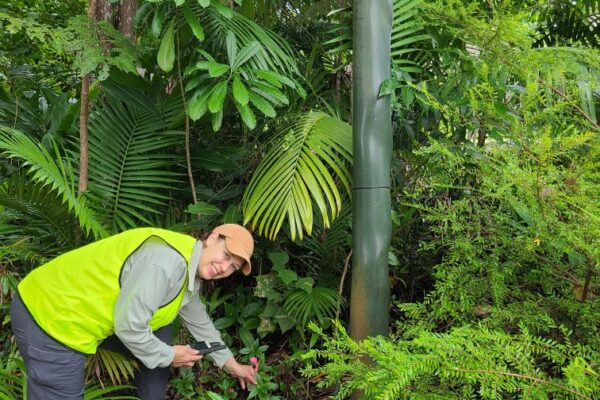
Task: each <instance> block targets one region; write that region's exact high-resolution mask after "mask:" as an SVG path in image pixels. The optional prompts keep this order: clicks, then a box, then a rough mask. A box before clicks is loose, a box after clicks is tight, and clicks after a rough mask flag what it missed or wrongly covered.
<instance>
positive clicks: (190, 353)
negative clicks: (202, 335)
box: [171, 345, 202, 368]
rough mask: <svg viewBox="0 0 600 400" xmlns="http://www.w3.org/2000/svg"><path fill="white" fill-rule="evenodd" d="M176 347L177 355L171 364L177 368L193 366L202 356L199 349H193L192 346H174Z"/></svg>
mask: <svg viewBox="0 0 600 400" xmlns="http://www.w3.org/2000/svg"><path fill="white" fill-rule="evenodd" d="M173 347H174V348H175V357H173V361H172V362H171V365H172V366H173V367H175V368H179V367H193V366H194V363H196V361H198V360H200V359H201V358H202V355H200V354H199V353H200V352H199V351H198V350H196V349H192V348H191V347H190V346H179V345H177V346H173Z"/></svg>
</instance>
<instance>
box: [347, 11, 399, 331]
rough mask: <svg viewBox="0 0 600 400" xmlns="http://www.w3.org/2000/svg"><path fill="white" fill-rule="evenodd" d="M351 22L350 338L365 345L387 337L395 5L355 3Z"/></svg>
mask: <svg viewBox="0 0 600 400" xmlns="http://www.w3.org/2000/svg"><path fill="white" fill-rule="evenodd" d="M353 18H354V27H353V32H354V33H353V35H354V37H353V43H354V50H353V60H352V126H353V141H354V144H353V146H354V163H353V177H352V179H353V185H352V186H353V187H352V194H353V200H352V203H353V235H354V237H353V245H352V246H353V249H352V253H353V256H352V258H353V260H352V283H351V285H352V286H351V295H350V335H351V337H352V338H353V339H355V340H361V339H363V338H365V337H366V336H376V335H387V334H388V323H389V315H388V303H389V292H390V289H389V283H388V252H389V247H390V240H391V232H392V222H391V199H390V161H391V157H392V126H391V111H390V98H389V96H385V97H379V88H380V87H381V84H382V83H383V81H384V80H386V79H389V78H390V62H391V61H390V35H391V30H392V20H393V12H392V0H354V1H353Z"/></svg>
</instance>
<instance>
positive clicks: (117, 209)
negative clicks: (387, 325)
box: [0, 0, 600, 400]
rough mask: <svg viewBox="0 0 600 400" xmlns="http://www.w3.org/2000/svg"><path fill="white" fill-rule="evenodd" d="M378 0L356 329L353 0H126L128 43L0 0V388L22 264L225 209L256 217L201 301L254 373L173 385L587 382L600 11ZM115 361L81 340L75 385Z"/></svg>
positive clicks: (597, 290)
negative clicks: (131, 17) (374, 237)
mask: <svg viewBox="0 0 600 400" xmlns="http://www.w3.org/2000/svg"><path fill="white" fill-rule="evenodd" d="M105 3H106V5H108V4H109V3H112V6H110V7H113V14H115V15H116V14H117V10H116V8H115V7H117V3H118V2H108V1H106V2H105ZM393 3H394V27H393V32H392V37H391V44H390V45H391V50H392V56H393V63H392V66H391V67H392V79H390V80H389V81H387V82H384V83H383V84H382V87H381V94H382V95H389V96H392V104H393V115H394V117H393V118H394V119H393V126H394V148H393V154H394V159H393V169H392V171H391V172H392V182H393V187H392V196H393V197H392V207H393V212H392V216H391V217H392V221H393V227H394V231H393V239H392V248H391V249H390V255H389V264H390V285H391V288H392V295H393V296H392V299H393V304H391V307H390V313H391V314H390V315H391V318H390V320H391V321H393V326H392V331H393V333H392V335H391V336H390V338H369V339H367V340H365V341H364V343H360V344H359V343H355V342H353V341H352V340H351V339H350V338H349V337H348V336H347V335H346V333H345V330H344V328H343V326H344V325H345V323H344V321H346V317H347V309H346V303H347V302H346V301H345V300H346V299H348V298H349V297H348V295H349V293H348V287H347V286H348V285H347V282H348V276H349V274H351V273H352V271H351V270H349V268H348V267H349V265H350V259H351V252H350V248H351V243H352V226H351V209H352V207H351V198H350V194H351V185H352V183H351V182H350V173H349V171H350V170H351V161H352V145H351V127H350V125H349V123H350V122H351V119H352V117H351V110H352V106H351V104H352V103H351V77H352V63H351V61H352V57H357V56H360V55H356V54H352V32H351V26H352V25H351V24H352V16H353V15H352V8H351V2H350V1H347V0H342V1H339V0H336V1H328V0H314V1H313V0H298V1H266V0H235V1H219V0H187V1H184V0H175V1H171V0H162V1H161V0H152V1H142V2H140V5H139V9H138V10H137V14H136V16H135V32H136V38H135V40H130V39H128V38H127V37H125V36H124V35H123V34H121V33H120V32H119V30H118V29H117V25H116V23H115V21H100V22H99V21H91V20H89V19H87V18H86V17H85V4H83V3H82V2H80V1H69V2H52V1H51V2H40V1H35V0H31V1H17V2H15V3H14V4H11V5H2V6H0V25H1V26H2V28H3V30H2V33H0V154H2V158H1V159H0V320H1V321H2V330H1V332H2V333H1V334H0V343H1V344H0V398H20V397H22V396H23V394H22V393H23V385H24V379H23V371H22V370H23V365H22V362H21V361H20V359H19V356H18V353H17V352H16V348H15V345H14V342H13V339H12V337H11V335H10V332H9V329H8V326H9V323H10V321H9V319H10V318H9V317H8V305H9V303H10V296H11V295H12V293H13V292H14V291H15V289H16V285H17V283H18V281H19V280H20V279H21V278H22V277H23V276H24V275H25V274H26V273H27V272H28V271H29V270H31V268H34V267H35V266H37V265H39V264H41V263H43V262H44V261H45V260H47V259H49V258H51V257H53V256H56V255H57V254H60V253H61V252H63V251H66V250H69V249H72V248H75V247H77V246H79V245H82V244H84V243H87V242H89V241H91V240H94V239H96V238H99V237H103V236H105V235H108V234H112V233H115V232H119V231H121V230H124V229H127V228H130V227H136V226H143V225H155V226H161V227H167V228H170V229H174V230H179V231H185V232H189V231H206V230H208V229H210V228H211V227H212V226H214V225H215V224H218V223H222V222H237V223H247V224H248V225H249V226H251V227H252V228H253V229H254V230H255V233H256V237H257V246H256V252H255V257H254V260H255V261H254V262H253V264H254V270H255V272H253V277H252V278H251V282H249V281H248V280H242V277H239V278H238V277H234V278H232V279H230V280H228V281H226V282H218V283H216V284H211V285H207V288H205V289H206V290H205V292H204V293H203V296H204V301H205V303H206V305H207V308H208V310H209V312H210V313H211V315H213V316H214V321H215V326H216V327H217V328H218V329H220V330H222V332H223V334H224V340H225V341H226V342H227V344H228V345H230V346H231V348H232V349H234V351H235V352H236V353H237V354H236V355H237V356H238V358H240V360H241V361H243V362H248V359H249V358H250V357H251V356H257V357H258V358H259V360H260V364H261V372H260V375H259V384H258V385H256V386H255V387H252V388H251V390H250V391H249V392H247V393H244V392H242V391H241V390H240V389H239V386H238V384H237V382H236V380H234V379H232V378H231V377H230V376H229V375H228V374H226V373H225V372H223V371H218V370H215V369H214V368H210V363H209V362H208V361H202V363H201V365H200V366H199V367H194V368H193V369H174V370H173V374H172V377H171V378H172V379H171V385H170V389H169V398H172V399H197V398H200V399H212V400H215V399H217V400H218V399H236V398H238V399H239V398H245V397H247V398H257V399H277V398H312V399H317V398H325V397H327V396H330V395H331V396H333V397H334V398H340V399H341V398H345V397H346V396H347V395H349V393H350V392H351V391H353V390H355V389H358V390H361V391H362V392H363V393H364V395H365V397H366V398H373V399H401V398H407V399H408V398H410V399H420V398H423V399H425V398H427V399H435V398H438V399H451V398H456V399H467V398H468V399H563V398H565V399H567V398H583V399H593V398H596V397H595V396H597V395H598V393H600V376H599V375H598V374H599V373H600V355H599V354H600V353H599V352H598V349H599V348H600V331H599V328H600V300H599V298H600V278H599V277H600V267H599V262H600V250H599V249H600V209H599V208H600V205H599V204H598V199H599V198H600V175H599V174H600V136H599V135H600V126H599V124H598V121H597V115H598V112H599V111H600V109H599V97H600V73H599V70H600V67H599V66H600V53H599V50H598V37H599V35H598V34H599V30H600V25H599V24H598V15H599V13H600V3H599V2H598V1H595V0H585V1H575V2H550V1H532V0H527V1H488V2H474V1H468V0H464V1H460V0H439V1H434V2H420V1H417V0H415V1H411V0H394V1H393ZM88 73H89V74H91V76H92V78H93V84H92V87H91V91H90V101H91V102H90V109H91V113H90V118H89V147H90V163H89V186H88V190H87V191H86V192H85V193H84V194H78V192H77V183H78V180H79V177H78V166H79V157H80V155H79V150H80V149H79V132H78V122H79V113H80V101H81V98H80V96H81V93H80V90H81V88H80V86H81V85H80V80H81V77H82V76H83V75H84V74H88ZM188 155H189V159H188ZM332 319H333V320H336V319H337V320H338V321H337V322H334V323H333V324H332V323H331V320H332ZM311 322H313V323H316V325H315V326H313V328H312V329H309V325H310V323H311ZM187 335H188V334H187V332H186V331H185V329H181V330H179V331H178V340H179V341H180V342H182V343H184V342H186V341H187V340H188V339H189V337H188V336H187ZM133 368H134V364H132V363H129V362H128V361H126V360H124V359H123V358H120V357H118V356H115V355H114V354H113V353H109V352H100V353H99V354H98V355H96V356H94V357H93V358H90V360H89V362H88V364H87V371H88V373H87V389H86V396H87V397H86V398H90V399H92V398H126V397H122V396H129V395H130V393H131V392H130V390H129V389H128V388H127V387H124V386H122V385H123V384H127V383H129V382H130V376H131V374H132V371H133ZM290 372H291V374H290ZM109 396H113V397H109ZM120 396H121V397H120Z"/></svg>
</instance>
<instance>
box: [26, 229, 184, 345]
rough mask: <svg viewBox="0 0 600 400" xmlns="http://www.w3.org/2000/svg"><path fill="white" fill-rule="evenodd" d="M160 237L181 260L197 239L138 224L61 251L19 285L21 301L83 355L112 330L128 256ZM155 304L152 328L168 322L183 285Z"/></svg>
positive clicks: (45, 327)
mask: <svg viewBox="0 0 600 400" xmlns="http://www.w3.org/2000/svg"><path fill="white" fill-rule="evenodd" d="M153 236H155V237H159V238H161V239H163V240H164V241H165V242H166V243H167V244H168V245H169V246H171V247H172V248H173V249H175V250H176V251H177V252H179V254H181V255H182V256H183V258H184V259H185V260H186V262H187V264H188V267H189V263H190V258H191V257H192V251H193V248H194V244H195V243H196V239H194V238H193V237H191V236H188V235H184V234H181V233H176V232H171V231H167V230H164V229H157V228H137V229H131V230H128V231H125V232H123V233H120V234H118V235H114V236H111V237H108V238H106V239H102V240H99V241H97V242H94V243H91V244H88V245H86V246H83V247H81V248H78V249H75V250H72V251H69V252H67V253H65V254H62V255H60V256H58V257H56V258H55V259H53V260H51V261H50V262H48V263H46V264H43V265H41V266H40V267H38V268H36V269H34V270H33V271H32V272H31V273H29V274H28V275H27V276H26V277H25V278H24V279H23V280H22V281H21V283H19V286H18V290H19V295H20V296H21V299H22V300H23V303H24V304H25V306H26V307H27V309H28V310H29V312H30V313H31V315H32V317H33V319H34V320H35V321H36V323H37V324H38V325H39V326H40V327H41V328H42V329H43V330H44V331H45V332H46V333H47V334H48V335H50V336H51V337H53V338H54V339H56V340H57V341H59V342H61V343H62V344H64V345H66V346H69V347H70V348H72V349H75V350H78V351H80V352H82V353H86V354H93V353H95V352H96V348H97V346H98V341H100V340H102V339H104V338H106V337H108V336H110V335H112V334H113V333H114V318H113V314H114V308H115V303H116V301H117V297H118V295H119V292H120V290H121V287H120V286H121V285H120V282H119V278H120V276H121V271H122V269H123V266H124V265H125V261H127V258H128V257H129V256H130V255H131V254H132V253H133V252H134V251H135V250H137V249H138V248H139V247H140V246H141V245H142V244H143V243H144V242H145V241H146V240H148V239H149V238H150V237H153ZM185 276H186V279H185V280H184V282H183V285H182V288H181V290H180V291H179V294H178V295H177V296H176V297H175V298H174V299H172V300H171V301H170V302H169V303H168V304H166V305H164V306H162V307H161V308H159V309H158V310H157V311H156V313H155V314H154V315H153V316H152V319H151V320H150V322H149V326H150V328H152V330H156V329H158V328H160V327H163V326H166V325H168V324H170V323H171V322H172V321H173V320H174V319H175V317H176V316H177V313H178V312H179V308H180V307H181V301H182V300H183V294H184V292H185V288H186V283H187V273H186V275H185Z"/></svg>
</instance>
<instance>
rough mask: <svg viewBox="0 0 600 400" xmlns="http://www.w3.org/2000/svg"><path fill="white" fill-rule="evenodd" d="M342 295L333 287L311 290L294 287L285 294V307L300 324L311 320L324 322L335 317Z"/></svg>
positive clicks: (302, 324) (318, 287)
mask: <svg viewBox="0 0 600 400" xmlns="http://www.w3.org/2000/svg"><path fill="white" fill-rule="evenodd" d="M340 300H341V298H340V295H339V294H338V293H337V292H336V291H335V290H333V289H330V288H325V287H320V286H317V287H314V288H312V289H311V290H310V291H306V290H304V289H298V288H295V289H292V290H290V291H288V292H287V293H286V295H285V303H284V305H283V308H284V309H285V311H286V313H287V314H288V315H289V316H290V318H292V319H293V320H295V321H296V323H297V324H298V325H299V326H303V327H304V326H307V325H308V322H309V321H311V320H317V321H319V323H323V322H324V321H325V319H327V318H334V317H335V312H336V309H337V306H338V302H340Z"/></svg>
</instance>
